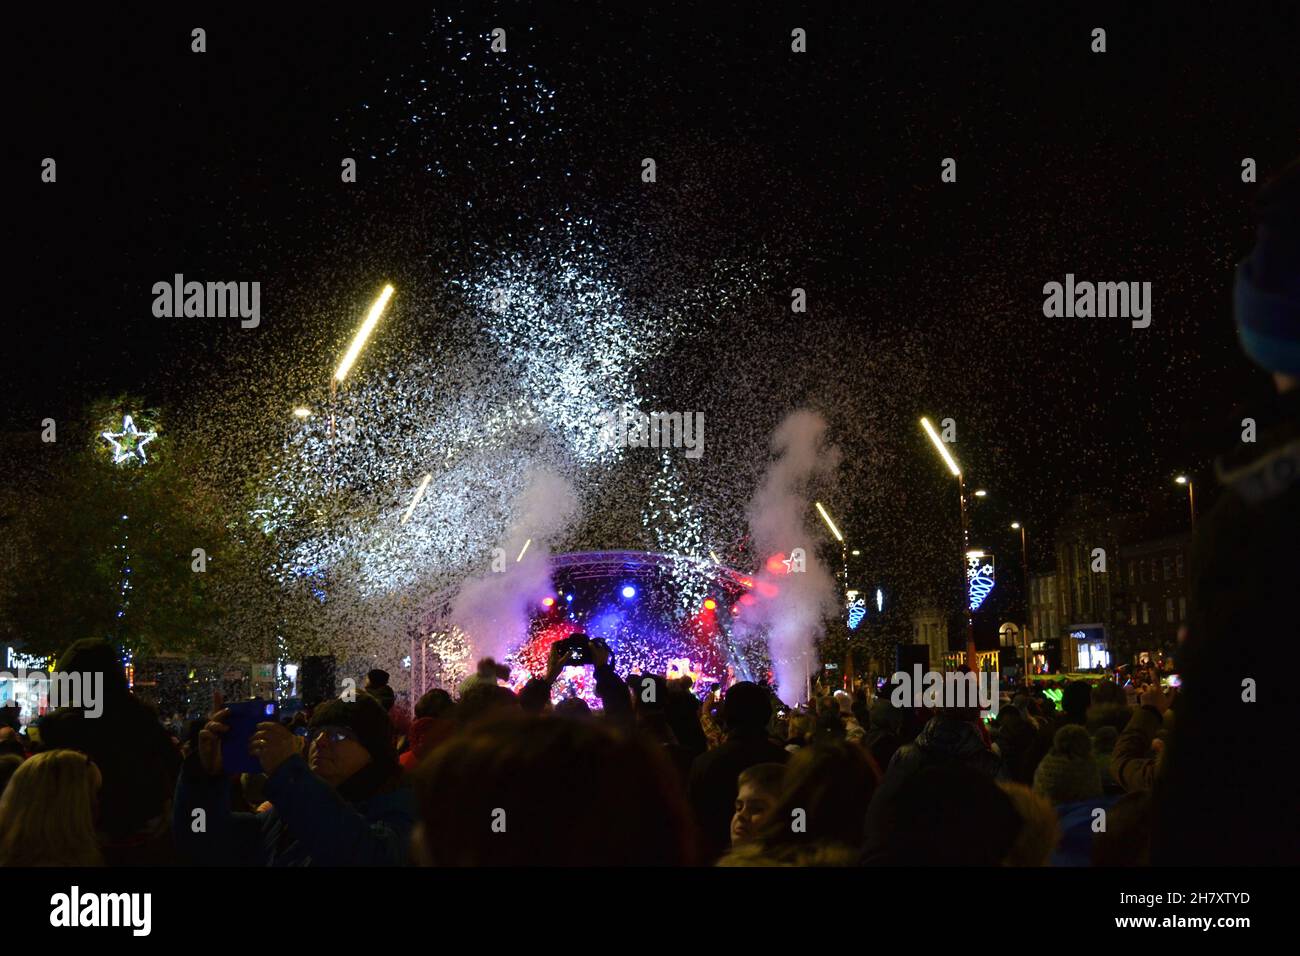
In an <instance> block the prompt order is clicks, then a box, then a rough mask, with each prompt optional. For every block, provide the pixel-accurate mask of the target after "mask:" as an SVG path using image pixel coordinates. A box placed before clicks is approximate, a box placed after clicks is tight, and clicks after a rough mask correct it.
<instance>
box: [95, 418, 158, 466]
mask: <svg viewBox="0 0 1300 956" xmlns="http://www.w3.org/2000/svg"><path fill="white" fill-rule="evenodd" d="M103 437H104V438H106V439H108V442H109V444H111V445H112V446H113V464H115V465H120V464H122V462H124V461H126V460H127V459H128V458H135V457H136V456H139V459H140V464H142V465H145V464H148V463H149V459H148V458H146V457H145V454H144V446H145V445H147V444H149V442H151V441H153V440H154V439H155V438H157V437H158V433H157V432H142V431H140V429H138V428H136V427H135V422H134V421H132V420H131V416H130V415H126V416H124V417H123V418H122V430H121V431H120V432H103Z"/></svg>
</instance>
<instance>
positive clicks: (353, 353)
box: [330, 285, 394, 485]
mask: <svg viewBox="0 0 1300 956" xmlns="http://www.w3.org/2000/svg"><path fill="white" fill-rule="evenodd" d="M393 291H394V290H393V287H392V286H391V285H385V286H384V289H383V291H382V292H380V293H379V298H377V299H376V300H375V302H374V304H373V305H372V306H371V307H370V311H369V313H367V314H366V319H365V321H364V322H362V323H361V328H359V329H357V334H356V335H354V336H353V337H352V344H351V345H349V346H348V350H347V351H346V352H345V353H343V358H342V359H341V360H340V361H339V365H338V368H337V369H335V370H334V374H333V375H332V376H331V377H330V484H331V485H334V484H335V475H334V397H335V394H336V393H337V391H338V386H339V385H342V384H343V380H344V379H345V378H347V377H348V372H350V371H351V370H352V366H353V364H354V363H355V362H356V360H357V356H358V355H360V354H361V350H362V348H364V347H365V344H366V340H367V339H369V338H370V333H371V332H373V331H374V330H375V326H376V325H378V324H379V317H380V316H381V315H383V314H384V308H385V307H386V306H387V305H388V300H389V299H391V298H392V297H393Z"/></svg>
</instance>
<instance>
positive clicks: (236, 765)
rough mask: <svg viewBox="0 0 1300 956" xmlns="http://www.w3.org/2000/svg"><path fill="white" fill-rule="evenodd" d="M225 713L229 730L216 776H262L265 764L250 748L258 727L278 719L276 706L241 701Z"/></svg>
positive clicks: (260, 702) (224, 737)
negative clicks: (246, 774) (223, 774)
mask: <svg viewBox="0 0 1300 956" xmlns="http://www.w3.org/2000/svg"><path fill="white" fill-rule="evenodd" d="M223 713H224V715H225V716H224V718H223V722H224V724H225V725H226V730H225V731H224V732H223V733H222V734H221V767H220V769H219V770H218V771H216V772H217V773H226V774H237V773H262V771H263V768H262V764H261V762H260V761H259V760H258V759H257V757H255V756H254V755H253V754H252V753H250V752H249V749H248V748H249V745H250V744H251V743H252V742H253V735H254V734H255V733H256V732H257V729H258V727H257V725H258V724H260V723H262V722H263V721H267V720H274V719H275V703H274V702H273V701H265V700H261V699H260V698H254V699H253V700H241V701H237V702H236V703H233V704H231V705H230V706H229V707H227V708H226V709H225V711H223ZM214 716H216V715H214ZM208 726H209V727H211V726H212V724H211V723H209V725H208ZM286 734H287V731H286ZM200 736H202V735H201V734H200ZM290 736H291V735H290Z"/></svg>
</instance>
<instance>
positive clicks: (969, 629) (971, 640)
mask: <svg viewBox="0 0 1300 956" xmlns="http://www.w3.org/2000/svg"><path fill="white" fill-rule="evenodd" d="M921 427H922V428H923V429H925V433H926V435H928V436H929V437H930V442H931V443H932V444H933V445H934V448H935V451H937V452H938V453H939V457H940V458H942V459H943V463H944V464H945V465H947V466H948V470H949V471H950V472H952V474H953V476H954V477H955V478H956V479H957V492H958V500H959V501H960V502H961V550H960V552H959V553H960V554H961V592H960V593H962V594H965V593H966V552H967V551H969V550H970V526H969V524H968V523H967V518H966V482H965V481H964V480H963V478H962V475H961V468H960V466H958V464H957V461H956V459H954V458H953V457H952V454H951V453H950V452H949V451H948V446H947V445H945V444H944V442H943V439H942V438H940V437H939V433H938V432H937V431H935V430H934V426H933V425H931V424H930V419H928V418H922V419H921ZM966 666H967V667H968V668H970V670H971V672H972V673H975V674H978V673H979V655H978V654H976V652H975V617H974V615H972V613H971V609H970V598H969V597H967V598H966Z"/></svg>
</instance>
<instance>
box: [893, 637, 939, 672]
mask: <svg viewBox="0 0 1300 956" xmlns="http://www.w3.org/2000/svg"><path fill="white" fill-rule="evenodd" d="M915 664H920V665H921V670H923V671H928V670H929V669H930V645H929V644H895V645H894V671H895V672H896V673H897V672H898V671H903V672H904V673H907V674H911V673H912V666H913V665H915Z"/></svg>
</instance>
